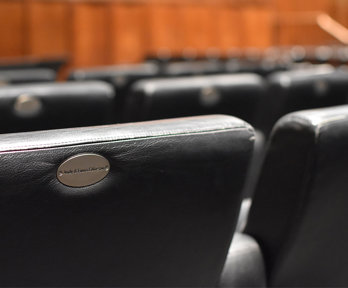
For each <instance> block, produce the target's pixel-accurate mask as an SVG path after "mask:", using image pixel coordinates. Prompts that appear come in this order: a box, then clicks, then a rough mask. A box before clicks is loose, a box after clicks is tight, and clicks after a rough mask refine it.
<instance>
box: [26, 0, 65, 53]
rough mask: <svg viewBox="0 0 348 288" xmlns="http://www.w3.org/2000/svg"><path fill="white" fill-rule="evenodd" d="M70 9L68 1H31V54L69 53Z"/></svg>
mask: <svg viewBox="0 0 348 288" xmlns="http://www.w3.org/2000/svg"><path fill="white" fill-rule="evenodd" d="M69 12H70V9H69V5H68V2H62V1H54V0H51V1H42V0H41V1H31V2H30V5H29V7H28V13H29V20H28V21H29V24H28V28H29V39H28V41H29V51H28V52H29V54H31V55H34V56H38V55H39V56H52V55H53V56H54V55H67V54H69V52H70V49H69V48H70V47H69V29H70V25H71V23H70V20H71V17H70V16H71V15H70V13H69Z"/></svg>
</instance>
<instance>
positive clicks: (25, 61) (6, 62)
mask: <svg viewBox="0 0 348 288" xmlns="http://www.w3.org/2000/svg"><path fill="white" fill-rule="evenodd" d="M67 61H68V58H67V57H64V56H63V57H53V58H52V57H49V58H36V57H15V58H8V59H4V58H2V59H1V60H0V71H1V70H20V69H37V68H44V69H52V70H54V71H56V72H57V71H58V70H59V69H60V68H61V67H62V66H63V65H65V64H66V63H67Z"/></svg>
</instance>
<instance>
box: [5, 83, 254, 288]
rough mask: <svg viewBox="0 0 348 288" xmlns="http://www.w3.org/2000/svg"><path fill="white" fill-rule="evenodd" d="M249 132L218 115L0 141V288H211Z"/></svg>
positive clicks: (232, 215)
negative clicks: (5, 287) (26, 287)
mask: <svg viewBox="0 0 348 288" xmlns="http://www.w3.org/2000/svg"><path fill="white" fill-rule="evenodd" d="M69 85H70V83H69ZM76 85H77V87H79V85H81V84H76ZM85 85H88V83H86V84H85ZM95 85H97V84H95ZM62 87H64V86H62ZM62 89H63V88H62ZM105 90H106V89H105ZM70 96H71V95H70ZM60 116H61V117H65V116H66V115H65V114H64V113H61V115H60ZM79 116H80V117H84V116H85V115H79ZM253 136H254V133H253V129H252V128H251V126H250V125H248V124H246V123H245V122H244V121H241V120H239V119H237V118H234V117H230V116H221V115H220V116H219V115H218V116H201V117H192V118H180V119H172V120H161V121H153V122H143V123H134V124H121V125H110V126H94V127H85V128H73V129H61V130H49V131H39V132H26V133H12V134H3V135H0V153H1V157H0V178H1V185H0V198H1V201H0V208H1V209H0V214H1V217H0V229H1V237H0V249H1V261H0V271H1V285H2V286H16V287H23V286H30V287H39V286H40V287H43V286H45V287H48V286H50V287H52V286H54V287H58V286H60V287H61V286H63V287H72V286H75V287H216V286H217V285H218V283H219V281H220V275H221V271H222V268H223V265H224V261H225V257H226V253H227V250H228V247H229V244H230V241H231V237H232V235H233V231H234V227H235V224H236V220H237V216H238V210H239V206H240V200H241V193H242V188H243V182H244V179H245V175H246V171H247V166H248V162H249V159H250V156H251V152H252V149H253Z"/></svg>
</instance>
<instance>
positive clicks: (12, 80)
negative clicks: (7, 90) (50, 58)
mask: <svg viewBox="0 0 348 288" xmlns="http://www.w3.org/2000/svg"><path fill="white" fill-rule="evenodd" d="M55 80H56V73H55V71H53V70H51V69H41V68H40V69H20V70H1V69H0V86H5V85H11V84H21V83H35V82H53V81H55Z"/></svg>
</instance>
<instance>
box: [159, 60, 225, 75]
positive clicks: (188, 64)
mask: <svg viewBox="0 0 348 288" xmlns="http://www.w3.org/2000/svg"><path fill="white" fill-rule="evenodd" d="M224 72H225V71H224V65H223V64H222V63H221V62H220V61H217V60H200V61H178V62H172V63H168V64H167V65H166V66H165V68H164V76H168V77H178V76H197V75H211V74H219V73H224Z"/></svg>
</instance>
